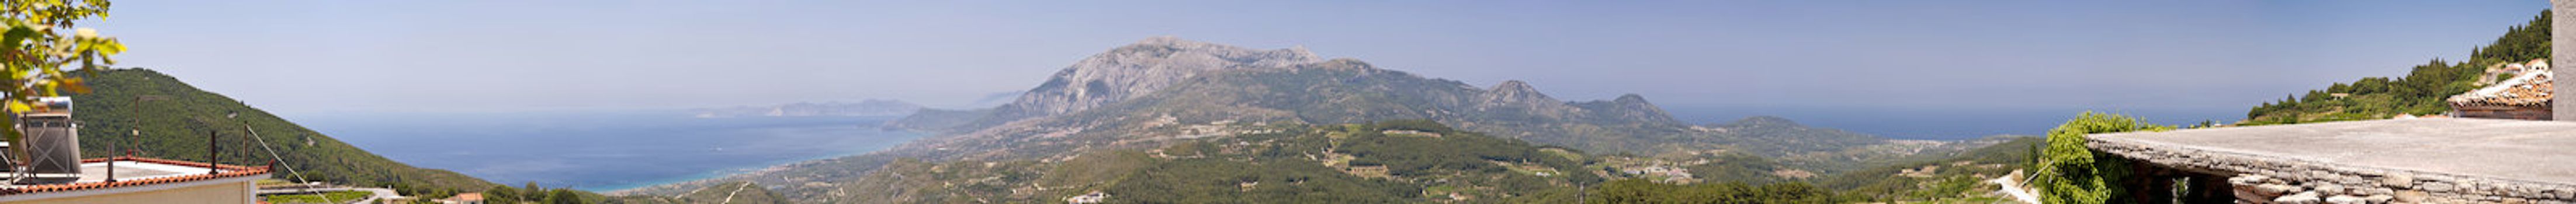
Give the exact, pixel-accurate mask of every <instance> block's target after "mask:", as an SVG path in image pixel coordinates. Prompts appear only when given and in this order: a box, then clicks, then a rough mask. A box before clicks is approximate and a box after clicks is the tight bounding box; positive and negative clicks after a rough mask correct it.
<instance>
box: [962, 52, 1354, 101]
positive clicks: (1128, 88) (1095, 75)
mask: <svg viewBox="0 0 2576 204" xmlns="http://www.w3.org/2000/svg"><path fill="white" fill-rule="evenodd" d="M1322 60H1323V58H1321V57H1316V56H1315V53H1313V52H1308V51H1306V49H1305V48H1304V47H1293V48H1288V49H1277V50H1256V49H1249V48H1242V47H1235V46H1229V45H1220V44H1215V43H1207V42H1198V41H1189V40H1182V39H1180V38H1178V37H1171V36H1161V37H1153V38H1147V39H1145V40H1144V41H1138V42H1136V44H1131V45H1127V46H1124V47H1119V48H1117V49H1112V50H1110V51H1109V52H1106V53H1100V54H1098V55H1092V56H1091V57H1090V58H1084V59H1082V61H1080V62H1076V63H1074V64H1073V66H1071V67H1065V68H1064V70H1063V71H1058V72H1056V74H1055V76H1052V77H1049V78H1048V79H1047V82H1046V83H1044V84H1039V85H1038V87H1037V88H1034V89H1029V91H1028V93H1026V94H1022V95H1020V98H1019V99H1017V100H1014V101H1013V102H1011V103H1010V104H1004V105H1002V106H1001V107H999V108H996V109H995V112H994V116H995V117H994V118H990V119H988V120H1001V121H1009V120H1017V119H1022V118H1029V117H1038V116H1048V115H1056V114H1064V113H1069V112H1073V111H1080V110H1083V109H1090V108H1093V107H1099V106H1101V105H1106V104H1110V103H1116V102H1118V101H1121V100H1126V99H1131V98H1135V97H1138V96H1143V95H1145V94H1146V93H1152V92H1154V91H1155V90H1162V89H1163V87H1164V86H1169V85H1172V84H1173V83H1175V82H1179V81H1180V80H1181V79H1187V78H1190V77H1191V76H1197V75H1198V74H1201V73H1203V72H1205V71H1209V70H1220V69H1242V68H1270V67H1285V66H1288V65H1295V64H1305V63H1315V62H1322Z"/></svg>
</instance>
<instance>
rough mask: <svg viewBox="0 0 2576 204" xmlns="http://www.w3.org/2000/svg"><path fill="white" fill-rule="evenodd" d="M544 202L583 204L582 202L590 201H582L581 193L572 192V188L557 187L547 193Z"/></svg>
mask: <svg viewBox="0 0 2576 204" xmlns="http://www.w3.org/2000/svg"><path fill="white" fill-rule="evenodd" d="M543 203H549V204H582V203H589V202H582V200H581V194H576V193H573V192H572V189H555V190H553V191H550V193H546V199H545V200H544V202H543Z"/></svg>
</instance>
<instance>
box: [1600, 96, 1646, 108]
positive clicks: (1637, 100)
mask: <svg viewBox="0 0 2576 204" xmlns="http://www.w3.org/2000/svg"><path fill="white" fill-rule="evenodd" d="M1610 102H1617V103H1619V104H1647V105H1650V106H1651V105H1653V103H1647V102H1646V96H1640V95H1637V94H1622V95H1619V98H1618V99H1610Z"/></svg>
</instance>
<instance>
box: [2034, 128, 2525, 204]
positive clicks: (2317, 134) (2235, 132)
mask: <svg viewBox="0 0 2576 204" xmlns="http://www.w3.org/2000/svg"><path fill="white" fill-rule="evenodd" d="M2085 139H2086V140H2087V141H2086V142H2085V144H2084V145H2085V146H2086V147H2088V148H2090V149H2092V150H2093V151H2095V152H2101V153H2108V154H2112V155H2118V156H2119V157H2122V158H2125V159H2127V160H2129V161H2135V162H2136V163H2141V164H2137V165H2138V166H2133V167H2132V168H2135V170H2145V171H2148V172H2166V171H2163V170H2179V171H2180V172H2194V173H2196V174H2200V175H2209V176H2216V177H2223V178H2228V179H2227V182H2223V183H2221V184H2215V185H2235V186H2237V187H2236V188H2250V189H2253V191H2237V192H2235V193H2234V196H2235V197H2237V199H2253V200H2273V201H2281V200H2279V199H2290V198H2292V197H2295V196H2282V195H2275V194H2289V193H2300V195H2308V196H2307V197H2308V198H2315V197H2318V196H2323V195H2333V196H2336V197H2352V196H2384V195H2397V196H2396V197H2397V199H2398V200H2408V199H2414V200H2412V201H2409V202H2417V201H2425V202H2437V203H2466V202H2501V203H2513V202H2516V201H2539V200H2546V201H2576V122H2565V121H2529V120H2498V119H2459V118H2426V119H2390V120H2372V121H2350V122H2331V123H2315V124H2298V125H2273V126H2256V127H2234V128H2207V129H2188V130H2174V131H2165V132H2130V133H2106V134H2094V135H2089V136H2088V137H2086V138H2085ZM2155 174H2158V175H2164V176H2176V175H2175V174H2170V173H2155ZM2159 177H2162V176H2159ZM2238 178H2249V179H2264V180H2260V181H2257V180H2239V179H2238ZM2265 178H2268V179H2265ZM2150 180H2152V179H2150ZM2195 182H2199V181H2195ZM2207 182H2217V181H2216V180H2211V181H2207ZM2236 182H2245V183H2236ZM2274 182H2287V184H2292V185H2294V187H2288V188H2285V189H2276V188H2264V187H2261V186H2263V185H2272V184H2263V183H2274ZM2149 185H2161V184H2149ZM2194 185H2205V184H2194ZM2295 186H2304V187H2306V188H2304V189H2316V190H2315V191H2304V190H2301V189H2302V188H2298V187H2295ZM2347 187H2349V188H2347ZM2275 190H2287V191H2275ZM2347 190H2348V191H2347ZM2248 192H2252V193H2254V194H2247V193H2248ZM2319 193H2322V194H2319ZM2248 195H2256V196H2255V197H2250V198H2249V197H2247V196H2248ZM2268 196H2281V197H2278V198H2273V197H2268ZM2344 199H2361V198H2344ZM2427 199H2440V201H2429V200H2427ZM2556 203H2563V202H2556Z"/></svg>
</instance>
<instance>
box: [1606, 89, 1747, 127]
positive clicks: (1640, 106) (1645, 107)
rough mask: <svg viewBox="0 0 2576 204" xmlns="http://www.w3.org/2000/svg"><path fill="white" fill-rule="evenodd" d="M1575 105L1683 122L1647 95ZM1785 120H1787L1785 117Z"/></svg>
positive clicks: (1635, 118)
mask: <svg viewBox="0 0 2576 204" xmlns="http://www.w3.org/2000/svg"><path fill="white" fill-rule="evenodd" d="M1575 106H1581V107H1583V109H1585V110H1591V111H1593V114H1594V115H1593V116H1594V117H1597V118H1606V119H1614V120H1619V121H1623V122H1628V123H1646V124H1682V122H1681V120H1675V119H1673V115H1672V113H1667V112H1664V108H1662V107H1658V106H1655V103H1652V102H1646V97H1645V96H1639V95H1637V94H1625V95H1619V98H1617V99H1610V100H1609V101H1588V102H1582V103H1576V104H1575ZM1783 121H1786V120H1785V119H1783Z"/></svg>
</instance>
